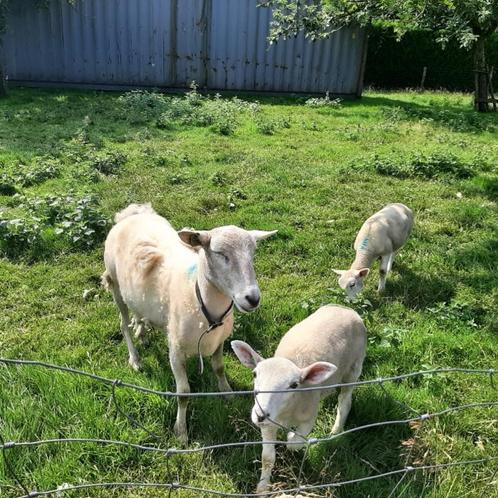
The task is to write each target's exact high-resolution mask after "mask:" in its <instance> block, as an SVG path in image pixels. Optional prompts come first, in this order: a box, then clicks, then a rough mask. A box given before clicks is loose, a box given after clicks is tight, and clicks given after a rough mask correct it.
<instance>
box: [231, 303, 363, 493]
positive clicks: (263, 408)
mask: <svg viewBox="0 0 498 498" xmlns="http://www.w3.org/2000/svg"><path fill="white" fill-rule="evenodd" d="M231 344H232V349H233V350H234V352H235V354H236V355H237V357H238V358H239V360H240V361H241V363H242V364H243V365H245V366H246V367H249V368H251V369H253V372H254V389H255V390H256V392H261V391H276V390H283V389H291V390H292V389H297V388H301V387H303V388H304V387H311V386H328V385H332V384H338V383H348V382H355V381H356V380H357V379H358V377H359V376H360V374H361V369H362V365H363V359H364V357H365V351H366V344H367V331H366V328H365V326H364V324H363V321H362V320H361V318H360V316H359V315H358V314H357V313H356V312H355V311H353V310H352V309H349V308H345V307H342V306H334V305H329V306H323V307H321V308H319V309H318V310H317V311H315V313H313V314H312V315H310V316H309V317H308V318H306V319H305V320H303V321H302V322H300V323H298V324H297V325H295V326H294V327H292V328H291V329H290V330H289V331H288V332H287V333H286V334H285V335H284V336H283V337H282V340H281V341H280V344H279V345H278V348H277V350H276V351H275V355H274V356H273V358H268V359H266V360H265V359H263V358H262V357H261V356H260V355H259V354H258V353H257V352H256V351H254V350H253V349H252V348H251V346H249V345H248V344H246V343H245V342H243V341H232V343H231ZM331 392H333V389H325V390H316V391H297V392H292V391H290V392H284V393H266V392H265V393H260V394H256V397H255V404H254V406H253V408H252V413H251V420H252V422H253V423H254V424H256V425H257V426H259V427H260V429H261V435H262V438H263V441H276V437H277V431H278V426H277V425H276V424H280V425H283V426H285V427H292V428H294V427H295V430H291V431H289V433H288V435H287V441H288V444H287V447H288V448H289V449H299V448H301V447H302V445H303V441H304V439H303V437H306V436H307V435H308V434H309V433H310V432H311V430H312V429H313V426H314V424H315V420H316V416H317V413H318V405H319V401H320V399H322V398H324V397H326V396H328V395H329V394H330V393H331ZM352 392H353V387H342V388H341V391H340V394H339V399H338V404H337V417H336V420H335V423H334V427H333V428H332V433H333V434H337V433H339V432H342V430H343V428H344V424H345V422H346V418H347V416H348V413H349V410H350V408H351V396H352ZM274 422H275V423H276V424H275V423H274ZM261 460H262V470H261V478H260V481H259V484H258V488H257V491H258V492H262V491H265V490H267V489H268V486H269V483H270V476H271V471H272V468H273V465H274V462H275V445H274V444H263V452H262V459H261Z"/></svg>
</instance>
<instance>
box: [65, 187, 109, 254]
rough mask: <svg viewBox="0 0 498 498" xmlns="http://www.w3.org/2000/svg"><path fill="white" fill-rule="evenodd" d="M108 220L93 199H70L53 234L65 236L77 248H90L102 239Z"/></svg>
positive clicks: (88, 196)
mask: <svg viewBox="0 0 498 498" xmlns="http://www.w3.org/2000/svg"><path fill="white" fill-rule="evenodd" d="M108 225H109V220H108V219H107V217H106V216H104V215H103V214H102V212H101V211H100V210H99V209H98V208H97V202H96V199H95V197H93V196H90V195H87V196H84V197H82V198H80V199H72V204H70V208H69V209H68V211H67V212H66V213H64V215H63V219H62V221H61V222H60V223H59V224H58V226H57V228H56V230H55V233H56V234H57V235H61V234H63V235H65V236H67V237H68V238H69V239H70V241H71V242H72V243H73V245H74V246H75V247H78V248H90V247H93V246H94V245H95V244H96V243H97V242H100V241H102V240H103V239H104V237H105V234H106V232H107V227H108Z"/></svg>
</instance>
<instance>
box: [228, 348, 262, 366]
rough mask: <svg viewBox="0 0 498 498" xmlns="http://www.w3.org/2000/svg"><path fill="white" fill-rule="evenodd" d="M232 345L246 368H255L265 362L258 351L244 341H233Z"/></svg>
mask: <svg viewBox="0 0 498 498" xmlns="http://www.w3.org/2000/svg"><path fill="white" fill-rule="evenodd" d="M230 344H231V346H232V349H233V352H234V353H235V354H236V355H237V358H238V359H239V360H240V362H241V363H242V365H244V366H245V367H248V368H254V367H255V366H256V365H257V364H258V363H259V362H260V361H261V360H263V357H262V356H260V355H259V354H258V353H256V351H254V349H252V348H251V346H249V344H247V343H246V342H244V341H232V342H231V343H230Z"/></svg>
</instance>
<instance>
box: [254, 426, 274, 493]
mask: <svg viewBox="0 0 498 498" xmlns="http://www.w3.org/2000/svg"><path fill="white" fill-rule="evenodd" d="M277 430H278V428H277V427H276V426H274V425H271V426H268V427H262V428H261V437H262V439H263V442H265V441H276V439H277ZM274 465H275V445H274V444H263V451H262V454H261V477H260V479H259V483H258V487H257V488H256V493H263V492H265V491H267V490H268V488H269V486H270V480H271V471H272V470H273V466H274Z"/></svg>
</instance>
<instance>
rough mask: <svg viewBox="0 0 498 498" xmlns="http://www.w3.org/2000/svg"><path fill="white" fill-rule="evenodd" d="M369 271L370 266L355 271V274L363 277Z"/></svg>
mask: <svg viewBox="0 0 498 498" xmlns="http://www.w3.org/2000/svg"><path fill="white" fill-rule="evenodd" d="M369 273H370V268H362V269H361V270H358V271H357V272H356V275H357V276H358V277H360V278H365V277H366V276H367V275H368V274H369Z"/></svg>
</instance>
